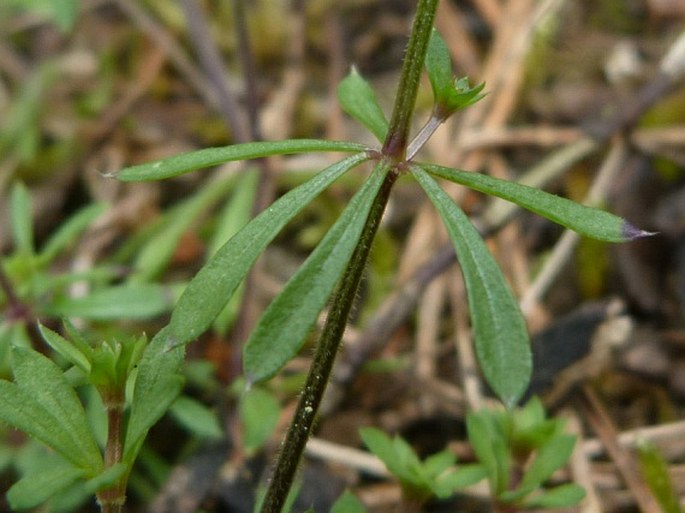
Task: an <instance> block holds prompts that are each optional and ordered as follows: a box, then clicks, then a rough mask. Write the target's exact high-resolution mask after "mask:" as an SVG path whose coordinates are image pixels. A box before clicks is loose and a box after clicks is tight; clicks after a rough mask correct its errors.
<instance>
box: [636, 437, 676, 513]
mask: <svg viewBox="0 0 685 513" xmlns="http://www.w3.org/2000/svg"><path fill="white" fill-rule="evenodd" d="M637 451H638V452H637V454H638V458H639V463H640V473H641V474H642V476H643V477H644V479H645V482H646V483H647V486H649V489H650V490H651V491H652V494H653V495H654V498H655V499H656V500H657V502H658V503H659V505H660V506H661V509H662V511H663V512H664V513H683V508H681V507H680V501H679V498H678V492H677V490H676V488H675V486H674V485H673V480H672V478H671V475H670V472H669V469H668V463H667V462H666V460H665V459H664V457H663V455H662V454H661V452H660V451H659V449H658V448H657V447H656V446H655V445H654V444H653V443H651V442H646V441H641V442H640V443H638V445H637Z"/></svg>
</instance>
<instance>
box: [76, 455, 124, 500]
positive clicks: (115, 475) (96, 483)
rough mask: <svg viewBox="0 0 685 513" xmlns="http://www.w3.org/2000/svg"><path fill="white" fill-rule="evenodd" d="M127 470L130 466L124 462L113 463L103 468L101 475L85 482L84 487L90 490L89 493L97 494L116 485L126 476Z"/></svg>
mask: <svg viewBox="0 0 685 513" xmlns="http://www.w3.org/2000/svg"><path fill="white" fill-rule="evenodd" d="M127 470H130V467H128V466H127V465H125V464H124V463H117V464H116V465H112V466H111V467H109V468H107V469H105V470H103V471H102V473H100V474H99V475H97V476H95V477H93V478H92V479H89V480H88V481H86V482H85V483H83V488H84V490H85V491H88V492H89V494H91V495H95V494H96V493H97V492H99V491H100V490H103V489H105V488H108V487H110V486H112V485H114V484H115V483H116V482H117V481H118V480H119V479H121V478H122V477H123V476H124V474H126V471H127Z"/></svg>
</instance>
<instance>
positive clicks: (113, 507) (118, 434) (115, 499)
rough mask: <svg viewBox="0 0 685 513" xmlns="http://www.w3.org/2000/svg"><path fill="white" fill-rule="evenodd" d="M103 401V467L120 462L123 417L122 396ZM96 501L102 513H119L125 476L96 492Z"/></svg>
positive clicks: (123, 493) (124, 493) (123, 498)
mask: <svg viewBox="0 0 685 513" xmlns="http://www.w3.org/2000/svg"><path fill="white" fill-rule="evenodd" d="M121 395H122V394H117V397H116V398H112V399H111V400H108V398H107V397H103V400H104V401H105V409H106V411H107V443H106V445H105V455H104V456H105V458H104V459H105V469H109V468H112V467H113V466H114V465H116V464H118V463H121V457H122V454H123V444H122V436H123V433H122V430H121V427H122V420H123V417H124V398H123V396H122V397H118V396H121ZM97 498H98V503H99V504H100V509H101V511H102V513H120V512H121V511H122V507H123V505H124V502H125V501H126V477H122V478H121V479H119V480H118V481H117V482H116V483H115V484H114V485H113V486H111V487H109V488H107V489H105V490H102V491H100V492H98V494H97Z"/></svg>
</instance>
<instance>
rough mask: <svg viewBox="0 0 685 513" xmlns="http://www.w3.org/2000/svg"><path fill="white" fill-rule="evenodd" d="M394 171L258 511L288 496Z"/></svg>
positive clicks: (276, 511) (273, 511)
mask: <svg viewBox="0 0 685 513" xmlns="http://www.w3.org/2000/svg"><path fill="white" fill-rule="evenodd" d="M374 172H381V170H380V169H376V170H375V171H374ZM398 174H399V173H398V172H397V171H396V170H394V169H392V170H390V171H389V172H388V174H387V175H386V177H385V180H384V181H383V184H382V185H381V188H380V190H379V191H378V195H377V196H376V198H375V200H374V202H373V204H372V205H371V210H370V211H369V216H368V218H367V220H366V225H365V226H364V230H363V231H362V234H361V237H360V238H359V242H358V243H357V247H356V249H355V250H354V253H353V254H352V257H351V259H350V262H349V264H348V265H347V269H346V270H345V274H344V275H343V277H342V278H341V280H340V284H339V285H338V288H337V290H336V292H335V295H334V296H333V300H332V302H331V308H330V310H329V313H328V317H327V318H326V323H325V324H324V327H323V331H322V332H321V336H320V338H319V342H318V344H317V346H316V352H315V353H314V360H313V362H312V366H311V368H310V369H309V374H308V375H307V381H306V383H305V386H304V390H303V391H302V395H301V396H300V401H299V403H298V405H297V410H296V411H295V416H294V417H293V420H292V421H291V423H290V427H289V428H288V433H287V434H286V438H285V441H284V442H283V447H282V449H281V453H280V455H279V457H278V461H277V463H276V469H275V470H274V475H273V477H272V479H271V483H270V484H269V489H268V490H267V494H266V497H265V499H264V504H263V505H262V510H261V511H262V513H280V511H281V509H282V507H283V504H284V502H285V500H286V498H287V496H288V491H289V490H290V488H291V486H292V484H293V481H294V479H295V474H296V471H297V467H298V465H299V463H300V459H301V458H302V453H303V452H304V447H305V445H306V443H307V439H308V438H309V433H310V432H311V429H312V426H313V424H314V419H315V417H316V413H317V411H318V409H319V405H320V404H321V399H322V397H323V394H324V391H325V390H326V385H327V384H328V381H329V378H330V375H331V370H332V368H333V363H334V362H335V357H336V354H337V352H338V346H339V345H340V341H341V340H342V336H343V332H344V331H345V325H346V324H347V319H348V317H349V314H350V309H351V308H352V303H353V302H354V298H355V295H356V293H357V288H358V286H359V282H360V280H361V277H362V273H363V271H364V266H365V264H366V260H367V258H368V256H369V250H370V248H371V243H372V242H373V238H374V236H375V235H376V231H377V229H378V225H379V224H380V221H381V217H382V216H383V212H384V211H385V206H386V205H387V203H388V198H389V197H390V190H391V189H392V186H393V184H394V183H395V180H396V179H397V176H398Z"/></svg>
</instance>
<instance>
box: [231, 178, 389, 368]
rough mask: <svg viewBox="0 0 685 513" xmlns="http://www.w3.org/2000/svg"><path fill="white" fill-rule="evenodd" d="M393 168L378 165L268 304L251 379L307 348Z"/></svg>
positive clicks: (249, 362) (251, 360)
mask: <svg viewBox="0 0 685 513" xmlns="http://www.w3.org/2000/svg"><path fill="white" fill-rule="evenodd" d="M386 171H387V168H384V167H382V166H380V165H379V166H376V168H375V169H374V171H373V173H372V175H371V176H370V177H369V179H368V180H367V181H366V182H365V183H364V185H363V186H362V188H361V189H360V190H359V192H357V194H355V196H354V197H353V198H352V200H350V202H349V204H348V205H347V207H345V210H344V211H343V213H342V214H341V216H340V218H339V219H338V220H337V221H336V222H335V224H334V225H333V226H332V227H331V229H330V230H329V231H328V233H326V236H325V237H324V238H323V240H322V241H321V242H320V243H319V245H318V246H317V247H316V249H315V250H314V251H313V252H312V254H311V255H310V256H309V258H307V260H306V261H305V262H304V264H303V265H302V266H301V267H300V269H299V270H298V271H297V273H296V274H295V275H294V276H293V277H292V278H291V279H290V280H289V281H288V283H287V284H286V286H285V288H284V289H283V290H282V291H281V293H280V294H279V295H278V296H277V297H276V299H274V300H273V301H272V302H271V304H270V305H269V307H268V308H267V309H266V311H265V312H264V314H263V315H262V318H261V319H260V321H259V324H258V325H257V327H256V328H255V329H254V331H253V332H252V335H251V336H250V339H249V340H248V341H247V344H246V345H245V348H244V350H243V366H244V371H245V377H246V378H247V380H248V382H257V381H260V380H263V379H267V378H269V377H271V376H273V375H274V374H275V373H276V372H278V370H279V369H280V368H281V367H282V366H283V365H285V363H287V362H288V361H289V360H290V359H291V358H293V357H294V356H295V355H296V354H297V352H298V351H299V350H300V349H301V348H302V345H303V344H304V341H305V339H306V337H307V335H308V334H309V332H310V331H311V329H312V327H313V326H314V324H315V323H316V318H317V316H318V315H319V313H320V312H321V310H322V309H323V307H324V305H325V304H326V301H327V300H328V298H329V297H330V295H331V293H332V292H333V288H334V287H335V284H336V283H337V282H338V280H339V278H340V276H341V275H342V273H343V272H344V271H345V267H346V266H347V263H348V261H349V260H350V257H351V256H352V252H353V251H354V249H355V247H356V246H357V242H358V241H359V237H360V236H361V233H362V230H363V229H364V224H365V223H366V219H367V216H368V213H369V209H370V208H371V204H372V203H373V201H374V199H375V197H376V194H377V193H378V190H379V189H380V187H381V184H382V183H383V179H384V178H385V175H386Z"/></svg>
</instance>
